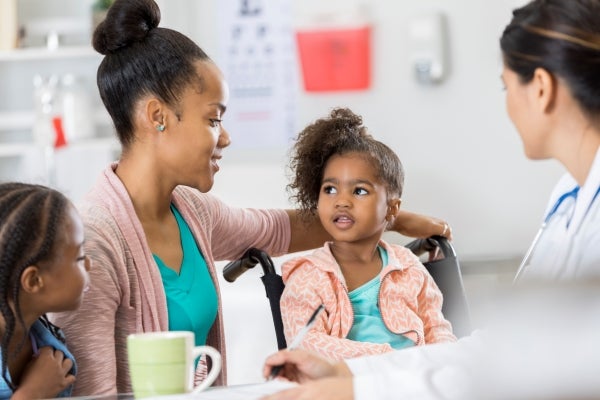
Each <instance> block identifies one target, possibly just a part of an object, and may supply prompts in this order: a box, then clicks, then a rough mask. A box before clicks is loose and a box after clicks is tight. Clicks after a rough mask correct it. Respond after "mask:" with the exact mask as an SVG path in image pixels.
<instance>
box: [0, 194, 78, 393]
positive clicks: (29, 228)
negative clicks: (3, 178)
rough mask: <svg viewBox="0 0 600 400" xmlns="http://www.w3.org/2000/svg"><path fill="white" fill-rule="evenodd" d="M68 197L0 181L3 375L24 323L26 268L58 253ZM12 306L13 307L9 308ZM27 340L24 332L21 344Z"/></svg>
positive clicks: (56, 329) (0, 281) (58, 332)
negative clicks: (11, 344) (18, 329)
mask: <svg viewBox="0 0 600 400" xmlns="http://www.w3.org/2000/svg"><path fill="white" fill-rule="evenodd" d="M69 204H70V202H69V200H68V199H67V198H66V197H65V196H64V195H63V194H62V193H60V192H58V191H56V190H54V189H50V188H48V187H45V186H39V185H31V184H25V183H3V184H0V312H1V313H2V317H3V318H4V322H5V327H4V333H3V335H2V340H1V342H0V348H1V349H2V377H3V378H4V380H5V381H6V382H7V383H8V384H9V385H10V386H11V388H12V389H13V390H14V386H13V385H12V384H11V383H10V380H9V379H8V370H7V365H8V363H7V360H8V358H9V357H10V356H12V354H10V353H9V350H8V344H9V342H10V340H11V338H12V336H13V334H14V331H15V326H16V324H17V322H18V323H20V324H22V325H23V326H24V324H25V323H24V321H23V316H22V314H21V308H20V304H19V293H20V291H21V275H22V274H23V271H24V270H25V268H27V267H28V266H30V265H35V264H37V263H39V262H41V261H46V260H51V259H52V258H53V257H54V256H55V254H54V253H55V238H56V236H57V233H58V232H59V229H60V225H61V224H62V222H63V220H64V218H65V216H66V213H67V207H68V205H69ZM10 304H12V305H13V307H14V311H13V309H12V308H11V307H10ZM42 320H43V323H44V324H45V325H46V326H47V327H48V328H49V329H50V330H51V332H52V333H53V334H54V335H55V336H56V337H57V338H59V339H61V340H63V338H62V334H61V333H60V331H59V329H58V328H57V327H56V326H54V325H52V324H51V323H50V322H49V321H48V319H47V318H46V317H45V316H43V317H42ZM25 340H27V332H24V336H23V338H22V342H21V345H19V346H18V349H17V351H18V350H19V349H20V348H21V347H22V346H23V344H24V343H25Z"/></svg>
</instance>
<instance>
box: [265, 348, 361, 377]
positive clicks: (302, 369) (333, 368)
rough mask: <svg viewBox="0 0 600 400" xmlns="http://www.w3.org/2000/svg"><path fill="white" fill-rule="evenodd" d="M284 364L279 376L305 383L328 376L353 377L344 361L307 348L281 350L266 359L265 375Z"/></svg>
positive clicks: (267, 375)
mask: <svg viewBox="0 0 600 400" xmlns="http://www.w3.org/2000/svg"><path fill="white" fill-rule="evenodd" d="M280 365H283V368H282V369H281V372H280V373H279V375H278V376H280V377H283V378H285V379H287V380H289V381H293V382H298V383H304V382H310V381H313V380H316V379H322V378H328V377H346V378H348V377H352V372H350V369H349V368H348V366H347V365H346V364H345V363H343V362H339V363H335V364H334V363H331V362H330V361H328V360H326V359H324V358H322V357H320V356H318V355H316V354H313V353H310V352H308V351H306V350H300V349H297V350H281V351H279V352H277V353H275V354H273V355H271V356H269V357H268V358H267V359H266V361H265V366H264V368H263V375H264V376H265V378H266V377H269V376H270V374H271V369H272V368H273V367H275V366H280Z"/></svg>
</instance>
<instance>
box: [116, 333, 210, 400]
mask: <svg viewBox="0 0 600 400" xmlns="http://www.w3.org/2000/svg"><path fill="white" fill-rule="evenodd" d="M203 354H206V355H207V356H208V357H210V360H211V368H210V371H209V373H208V376H207V377H206V379H205V380H204V381H202V383H200V385H199V386H197V387H196V388H194V366H195V360H196V359H197V358H198V357H200V356H202V355H203ZM127 356H128V360H129V375H130V377H131V387H132V388H133V394H134V396H135V397H136V398H142V397H150V396H160V395H165V394H179V393H190V392H200V391H202V390H204V389H206V388H207V387H208V386H210V385H211V384H212V383H213V382H214V381H215V379H217V376H219V373H220V372H221V354H219V352H218V351H217V350H216V349H215V348H213V347H210V346H194V333H193V332H187V331H172V332H146V333H134V334H131V335H129V336H128V337H127Z"/></svg>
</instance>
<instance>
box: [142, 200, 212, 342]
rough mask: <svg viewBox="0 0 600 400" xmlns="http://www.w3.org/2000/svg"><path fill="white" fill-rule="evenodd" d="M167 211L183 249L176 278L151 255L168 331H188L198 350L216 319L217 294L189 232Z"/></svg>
mask: <svg viewBox="0 0 600 400" xmlns="http://www.w3.org/2000/svg"><path fill="white" fill-rule="evenodd" d="M171 211H172V212H173V214H174V215H175V219H176V220H177V225H178V226H179V235H180V237H181V248H182V249H183V260H182V261H181V269H180V270H179V275H178V274H177V273H176V272H175V271H173V270H172V269H171V268H169V267H167V266H166V265H165V263H164V262H163V261H162V260H161V259H160V258H159V257H158V256H157V255H155V254H153V256H154V260H155V261H156V264H158V269H159V270H160V276H161V277H162V282H163V285H164V287H165V295H166V297H167V312H168V314H169V330H170V331H192V332H194V334H195V338H196V346H202V345H205V344H206V337H207V336H208V332H209V331H210V328H211V327H212V325H213V323H214V322H215V319H216V317H217V307H218V300H217V290H216V288H215V285H214V283H213V281H212V278H211V277H210V273H209V272H208V266H207V265H206V260H205V259H204V256H202V253H201V252H200V249H199V248H198V245H197V244H196V240H195V239H194V236H193V235H192V231H191V230H190V228H189V226H188V225H187V223H186V222H185V220H184V219H183V217H182V216H181V214H180V213H179V211H177V209H176V208H175V207H174V206H173V205H172V204H171Z"/></svg>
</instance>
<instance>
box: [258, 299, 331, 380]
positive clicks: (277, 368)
mask: <svg viewBox="0 0 600 400" xmlns="http://www.w3.org/2000/svg"><path fill="white" fill-rule="evenodd" d="M324 309H325V306H324V305H323V304H321V305H319V307H317V309H316V310H315V312H313V313H312V315H311V316H310V318H309V319H308V322H307V323H306V325H304V328H302V329H301V330H300V332H298V334H297V335H296V337H295V338H294V340H293V341H292V343H291V344H290V345H289V346H288V347H287V349H288V350H294V349H295V348H296V347H298V346H299V345H300V343H302V339H304V336H306V334H307V333H308V331H309V330H310V328H311V327H312V326H313V324H314V323H315V321H316V320H317V317H318V316H319V314H320V313H321V311H323V310H324ZM282 368H283V365H276V366H274V367H273V368H272V369H271V373H270V374H269V380H271V379H273V378H275V377H276V376H277V375H279V372H281V369H282Z"/></svg>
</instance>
